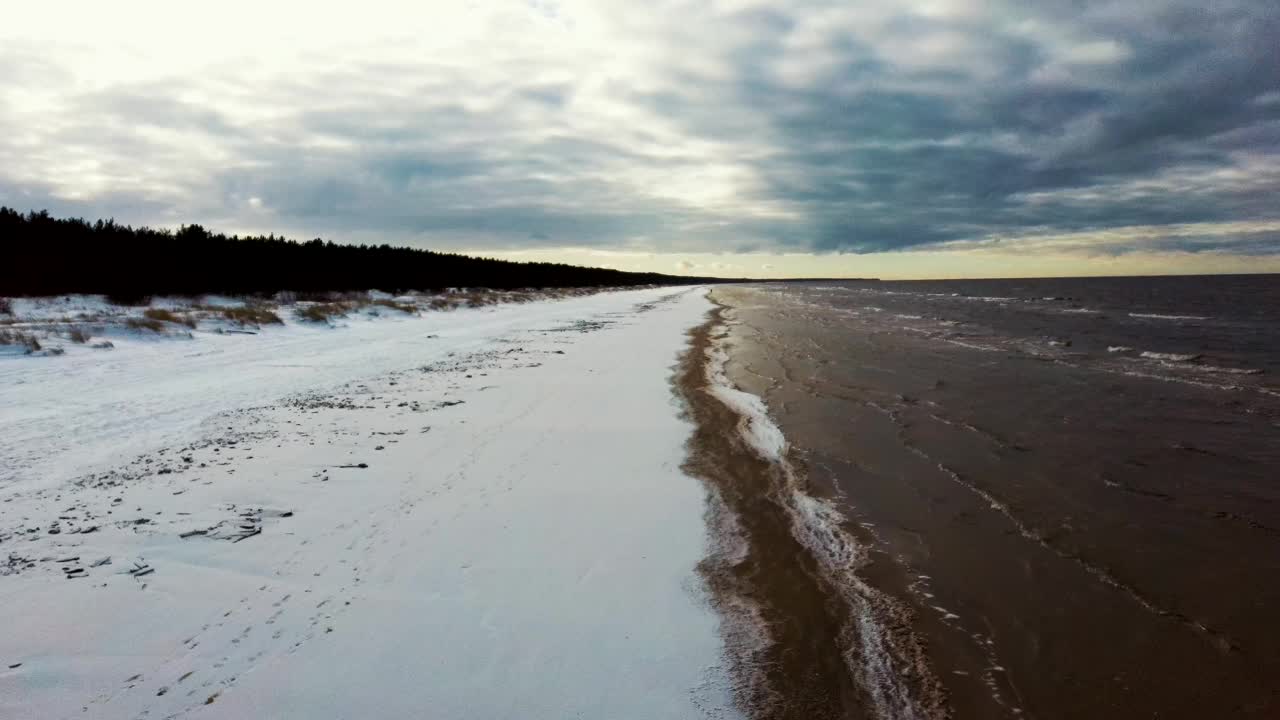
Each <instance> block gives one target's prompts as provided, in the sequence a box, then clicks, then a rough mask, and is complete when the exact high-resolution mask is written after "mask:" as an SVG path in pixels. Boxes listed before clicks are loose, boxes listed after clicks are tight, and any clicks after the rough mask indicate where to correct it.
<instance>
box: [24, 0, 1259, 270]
mask: <svg viewBox="0 0 1280 720" xmlns="http://www.w3.org/2000/svg"><path fill="white" fill-rule="evenodd" d="M602 3H603V4H602V5H601V7H602V8H604V9H598V8H597V10H598V12H599V14H600V17H597V18H595V20H596V21H597V22H596V23H595V24H594V25H591V27H594V28H596V30H595V31H596V32H601V33H606V32H609V31H610V29H609V28H610V27H611V28H612V31H614V32H616V33H617V34H616V36H609V37H605V39H604V40H603V41H601V42H600V43H599V45H600V46H601V47H600V48H598V50H599V53H598V54H597V55H594V56H591V57H587V56H585V55H581V54H580V53H578V52H577V51H565V52H558V50H557V48H558V47H559V46H558V45H557V44H556V43H557V42H559V41H560V40H563V37H561V38H560V40H557V39H556V38H554V37H548V38H546V40H545V42H535V43H532V44H527V45H520V47H521V48H524V50H522V51H521V52H524V53H526V54H524V55H522V54H521V52H516V51H514V50H511V51H509V52H508V50H509V46H514V45H516V44H519V42H520V41H521V40H522V39H523V38H524V35H522V33H528V32H530V31H529V29H528V28H527V27H524V26H520V25H518V24H517V25H510V24H509V23H506V24H504V23H497V24H495V25H494V26H493V29H492V33H495V34H494V35H492V36H485V38H484V40H485V41H484V43H483V44H478V45H474V46H469V47H468V48H466V49H464V50H462V51H457V50H455V51H454V52H452V53H451V54H450V53H442V52H434V53H433V52H418V51H416V50H415V51H414V52H410V53H407V54H406V53H399V54H388V55H387V56H386V57H382V56H379V55H378V54H377V53H376V52H373V50H370V51H369V53H370V54H368V55H351V56H339V57H335V58H333V59H332V61H331V62H324V63H321V64H319V65H317V66H315V67H310V66H308V68H307V69H306V71H302V70H298V71H296V72H288V73H284V72H281V73H275V74H273V75H270V76H269V77H266V76H264V77H259V75H258V71H259V68H258V67H257V66H256V65H254V64H253V63H248V64H243V65H239V66H235V67H234V69H232V70H225V69H224V70H217V71H210V74H209V76H208V77H205V76H204V75H175V76H168V77H165V76H163V75H162V76H161V77H159V79H156V78H151V79H149V80H147V81H145V82H132V83H115V84H110V83H109V84H107V85H105V86H100V87H93V88H92V89H89V90H86V89H84V88H83V87H81V86H82V85H83V83H78V82H77V79H76V78H77V73H76V71H75V68H69V67H65V66H63V65H60V64H59V63H58V62H57V60H56V55H55V56H54V58H55V59H53V60H49V59H45V58H43V57H42V56H41V54H40V53H38V52H35V46H31V45H30V44H28V45H24V46H21V47H19V46H12V47H10V48H8V49H7V50H0V100H5V101H6V104H7V107H8V110H0V132H3V133H4V135H5V138H7V139H4V140H0V163H2V164H3V167H0V181H2V182H0V202H6V203H10V204H19V205H23V206H29V205H32V204H33V203H37V202H46V201H47V202H48V204H49V207H50V208H51V209H57V208H68V209H79V210H82V211H83V213H84V214H103V215H117V216H121V215H123V216H124V217H125V219H128V220H130V221H135V222H153V223H165V224H171V223H173V222H174V218H177V219H180V220H192V221H200V222H206V223H220V224H223V225H229V226H231V227H234V228H239V229H253V230H282V231H286V232H293V233H296V234H300V235H304V236H305V235H314V234H327V235H337V236H339V237H347V238H359V239H377V238H385V239H389V240H398V241H406V240H407V241H421V242H424V243H431V244H436V245H441V246H449V245H451V244H452V245H454V246H459V247H489V248H494V249H499V248H519V247H527V246H536V245H542V246H560V245H579V246H594V247H620V246H622V247H644V248H648V249H653V250H680V251H731V250H732V251H769V250H787V251H806V250H808V251H840V252H875V251H883V250H896V249H910V248H920V247H927V246H934V245H940V244H944V243H954V242H955V241H980V240H982V239H983V238H989V237H997V236H998V237H1004V238H1010V239H1009V240H1007V242H1008V243H1016V242H1017V240H1016V238H1017V237H1019V236H1020V235H1025V236H1028V237H1033V236H1037V235H1043V234H1045V233H1082V232H1105V231H1107V230H1109V229H1113V228H1122V227H1135V226H1137V227H1142V226H1159V225H1169V224H1188V223H1189V224H1204V225H1205V228H1206V229H1205V232H1204V234H1203V235H1202V236H1194V237H1193V236H1191V235H1187V234H1185V233H1184V234H1180V235H1173V236H1170V237H1168V238H1166V239H1163V240H1159V241H1154V240H1151V239H1150V237H1149V236H1144V237H1146V238H1147V239H1145V240H1143V243H1145V244H1140V245H1125V244H1124V243H1115V244H1111V245H1105V246H1104V247H1106V248H1109V249H1108V250H1106V251H1107V252H1115V253H1124V252H1131V251H1133V250H1135V249H1136V248H1138V247H1139V246H1140V247H1143V248H1147V249H1159V250H1178V249H1181V250H1188V251H1192V252H1197V251H1214V252H1243V251H1246V250H1247V251H1248V252H1256V253H1262V254H1274V253H1276V252H1277V247H1276V243H1275V241H1274V237H1273V236H1270V235H1265V234H1260V233H1259V232H1237V231H1236V230H1222V231H1216V230H1214V229H1213V228H1212V227H1210V225H1212V224H1214V223H1226V222H1234V223H1239V222H1242V221H1243V222H1249V221H1256V222H1264V221H1276V220H1280V208H1278V207H1277V206H1276V205H1275V203H1274V201H1273V198H1274V197H1276V193H1277V191H1280V173H1278V172H1277V171H1275V170H1273V169H1271V168H1273V167H1276V166H1277V165H1280V163H1277V162H1275V161H1277V160H1280V42H1277V40H1276V39H1277V38H1278V37H1280V6H1277V5H1276V4H1275V3H1273V2H1231V1H1230V0H1228V1H1226V2H1218V3H1212V4H1204V3H1191V2H1183V1H1182V0H1177V1H1166V0H1157V1H1156V2H1149V3H1133V2H1119V1H1106V2H1071V3H1051V2H1037V3H1010V4H1007V5H999V4H992V3H969V2H965V1H963V0H949V1H944V2H938V3H931V4H930V5H929V7H928V8H927V12H925V11H923V10H922V11H920V12H915V13H911V12H907V11H906V10H904V9H903V8H902V7H899V6H897V5H896V4H891V3H884V4H882V3H879V2H875V1H874V0H872V1H870V2H866V3H859V4H856V5H854V4H849V3H826V2H808V3H799V4H788V5H779V6H777V7H773V8H761V7H755V8H750V9H742V10H737V11H732V12H718V11H713V10H711V9H710V8H709V6H707V5H705V4H700V3H692V4H688V5H681V6H680V8H678V9H679V10H680V12H675V11H674V10H672V11H671V13H670V14H669V15H666V16H658V15H656V14H655V13H651V12H646V13H641V14H635V13H637V12H638V11H636V10H635V9H634V8H633V7H632V6H630V5H628V4H625V3H623V4H619V5H617V6H616V7H615V6H612V5H610V4H608V3H604V0H602ZM581 11H582V8H581V7H576V6H573V5H565V6H564V7H561V6H559V5H557V4H553V5H549V6H547V7H546V8H543V9H542V10H540V12H541V13H542V14H543V15H545V19H547V20H548V22H553V23H557V25H556V27H560V25H559V23H563V24H564V25H565V26H567V27H571V28H572V27H575V22H576V19H577V18H576V17H575V13H578V12H581ZM628 13H632V14H628ZM601 17H602V18H604V19H605V20H604V21H601V20H600V18H601ZM610 22H612V23H613V26H610V25H609V23H610ZM601 23H603V25H602V24H601ZM601 27H604V28H605V29H603V30H602V29H600V28H601ZM513 28H514V29H513ZM500 32H511V33H513V34H511V35H510V36H501V35H500V34H499V33H500ZM565 37H568V36H565ZM615 45H616V48H615ZM375 49H376V48H375ZM615 50H616V51H615ZM619 58H622V60H619ZM219 67H222V66H219ZM228 67H230V66H228ZM219 73H223V74H219ZM49 87H55V88H58V90H57V91H56V92H51V93H49V94H46V95H45V96H41V97H43V98H44V99H43V101H42V102H43V103H44V104H40V103H37V102H34V101H32V100H31V98H32V97H34V96H35V95H39V93H40V92H41V89H42V88H44V89H47V88H49ZM6 88H7V89H6ZM32 93H34V95H33V94H32ZM113 209H115V210H116V211H114V212H113V211H112V210H113ZM1246 230H1247V229H1246ZM1095 249H1096V246H1095Z"/></svg>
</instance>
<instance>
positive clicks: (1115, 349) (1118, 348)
mask: <svg viewBox="0 0 1280 720" xmlns="http://www.w3.org/2000/svg"><path fill="white" fill-rule="evenodd" d="M1107 352H1109V353H1123V352H1133V348H1131V347H1129V346H1128V345H1108V346H1107Z"/></svg>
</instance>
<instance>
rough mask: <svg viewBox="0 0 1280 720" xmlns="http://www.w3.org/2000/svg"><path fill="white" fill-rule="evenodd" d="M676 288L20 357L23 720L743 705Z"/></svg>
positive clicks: (4, 670) (3, 681) (16, 388)
mask: <svg viewBox="0 0 1280 720" xmlns="http://www.w3.org/2000/svg"><path fill="white" fill-rule="evenodd" d="M709 307H710V304H709V303H708V301H707V300H706V299H705V291H701V290H672V289H655V290H640V291H629V292H614V293H604V294H599V295H594V296H591V297H586V298H574V299H567V300H560V301H550V302H541V303H530V304H527V305H521V306H513V307H499V308H486V309H482V310H459V311H456V312H452V313H435V314H425V315H422V316H420V317H411V318H402V319H395V320H390V319H386V318H383V319H376V320H369V321H365V320H352V321H351V322H350V323H349V326H348V327H339V328H335V329H325V330H318V329H306V328H292V327H286V328H282V329H279V330H276V331H268V332H264V333H263V334H261V335H258V336H253V337H232V336H218V337H212V336H211V337H201V336H197V337H196V338H195V339H194V340H193V341H164V342H152V343H146V344H143V343H139V344H136V345H134V346H129V345H120V344H118V346H117V348H116V349H115V350H114V351H112V352H111V353H110V354H109V355H106V354H99V355H93V354H90V353H84V354H82V355H71V354H68V356H66V357H53V358H37V357H12V358H6V359H5V360H4V361H3V363H0V407H3V413H2V414H0V425H2V426H3V433H0V438H2V439H0V457H2V458H3V465H4V467H5V468H6V471H5V476H4V483H3V486H2V487H0V554H2V556H3V558H4V564H3V565H0V567H2V568H3V577H0V604H3V606H4V607H5V609H6V614H7V616H8V617H9V618H10V619H11V620H10V622H8V623H6V631H5V633H4V636H3V639H0V715H2V716H4V717H13V718H25V717H31V718H35V717H39V718H59V717H94V718H135V717H156V718H159V717H166V718H167V717H186V716H188V715H190V716H193V717H210V718H214V717H227V718H238V717H298V718H304V717H306V718H310V717H320V716H325V717H362V716H365V717H367V716H377V717H411V716H412V717H450V718H466V717H471V718H501V717H510V718H531V717H541V718H564V717H610V718H653V717H725V718H727V717H735V716H736V714H735V711H734V710H732V702H731V693H730V685H731V683H730V680H729V673H728V669H727V667H726V666H725V664H724V662H723V661H722V659H721V658H722V654H723V653H722V641H721V637H720V635H719V632H718V625H719V620H718V618H717V615H716V614H715V612H714V610H713V609H712V607H711V605H710V603H708V602H707V600H706V598H705V597H704V592H703V590H702V587H703V586H702V583H701V581H700V579H699V578H698V576H697V574H696V572H695V567H696V566H697V564H698V563H699V561H700V560H701V559H702V558H703V557H704V555H705V554H706V552H707V530H706V527H705V525H704V521H703V512H704V504H705V503H704V490H703V487H702V485H701V484H700V483H699V482H698V481H697V480H695V479H693V478H691V477H690V476H688V475H687V474H685V473H684V472H683V471H682V470H681V465H682V463H683V462H684V458H685V442H686V440H687V438H688V437H689V435H690V433H691V431H692V428H691V425H690V424H689V422H688V421H687V420H685V419H682V412H683V406H682V402H681V400H680V399H679V398H678V397H677V396H676V395H675V393H674V392H673V387H672V384H671V378H672V375H673V373H674V372H675V369H676V364H677V362H678V358H679V356H680V354H681V353H682V352H683V351H684V349H685V347H686V343H687V337H686V333H687V332H688V330H690V329H691V328H693V327H695V326H697V325H699V324H700V323H702V322H703V320H704V316H705V314H706V312H707V310H708V309H709Z"/></svg>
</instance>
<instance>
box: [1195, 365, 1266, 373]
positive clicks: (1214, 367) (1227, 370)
mask: <svg viewBox="0 0 1280 720" xmlns="http://www.w3.org/2000/svg"><path fill="white" fill-rule="evenodd" d="M1197 369H1198V370H1200V371H1202V372H1207V373H1218V374H1220V375H1261V374H1262V370H1260V369H1258V368H1229V367H1218V366H1217V365H1200V366H1199V367H1197Z"/></svg>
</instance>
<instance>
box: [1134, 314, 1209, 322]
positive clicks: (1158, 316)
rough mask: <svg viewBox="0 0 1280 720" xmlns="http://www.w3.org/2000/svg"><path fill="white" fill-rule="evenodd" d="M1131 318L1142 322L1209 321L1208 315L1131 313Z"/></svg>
mask: <svg viewBox="0 0 1280 720" xmlns="http://www.w3.org/2000/svg"><path fill="white" fill-rule="evenodd" d="M1129 317H1131V318H1139V319H1141V320H1208V319H1210V318H1209V316H1208V315H1164V314H1161V313H1132V312H1131V313H1129Z"/></svg>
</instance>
